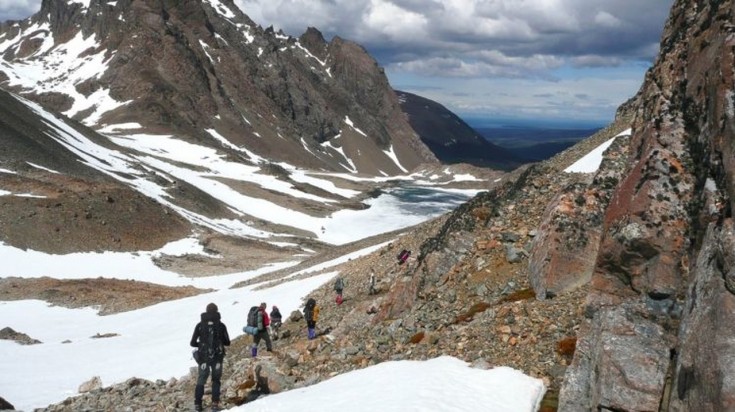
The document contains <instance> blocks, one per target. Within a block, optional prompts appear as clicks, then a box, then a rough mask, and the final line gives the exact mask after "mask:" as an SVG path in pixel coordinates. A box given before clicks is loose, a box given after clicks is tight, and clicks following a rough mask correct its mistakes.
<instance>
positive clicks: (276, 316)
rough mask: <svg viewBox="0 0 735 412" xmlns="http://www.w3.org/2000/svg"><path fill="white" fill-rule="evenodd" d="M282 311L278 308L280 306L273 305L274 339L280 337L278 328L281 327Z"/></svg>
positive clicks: (272, 323) (272, 324)
mask: <svg viewBox="0 0 735 412" xmlns="http://www.w3.org/2000/svg"><path fill="white" fill-rule="evenodd" d="M282 320H283V318H282V317H281V311H280V310H278V306H276V305H273V309H272V310H271V328H272V329H273V339H278V329H280V328H281V321H282Z"/></svg>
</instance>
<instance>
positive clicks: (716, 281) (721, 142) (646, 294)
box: [560, 0, 735, 411]
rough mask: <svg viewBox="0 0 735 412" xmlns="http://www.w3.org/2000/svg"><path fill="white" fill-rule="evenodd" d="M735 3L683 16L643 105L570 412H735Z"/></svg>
mask: <svg viewBox="0 0 735 412" xmlns="http://www.w3.org/2000/svg"><path fill="white" fill-rule="evenodd" d="M734 9H735V4H734V3H733V2H732V1H721V2H701V1H692V0H680V1H677V2H676V3H675V4H674V6H673V8H672V12H671V16H670V18H669V21H668V22H667V25H666V28H665V31H664V35H663V38H662V42H661V52H660V55H659V57H658V59H657V61H656V64H655V65H654V67H653V68H652V69H651V70H650V71H649V72H648V74H647V76H646V80H645V82H644V84H643V86H642V88H641V90H640V92H639V94H638V96H637V97H636V99H635V104H634V105H635V107H636V116H635V120H634V122H633V134H632V136H631V142H630V155H629V157H628V163H629V166H628V168H627V170H626V171H625V173H624V178H623V179H622V180H621V182H620V184H619V185H618V186H617V188H616V189H615V192H614V194H613V196H612V199H611V201H610V205H609V206H608V207H607V209H606V212H605V217H604V223H603V235H602V240H601V244H600V252H599V253H598V254H597V259H596V264H595V267H594V273H593V275H592V279H591V284H590V285H591V289H590V293H589V295H588V298H587V304H586V316H587V319H586V321H585V322H584V323H583V325H582V328H581V330H580V334H579V342H578V351H577V353H576V355H575V359H574V362H573V364H572V367H571V368H570V369H569V370H568V372H567V375H566V378H565V384H564V386H563V388H562V392H561V397H560V406H561V410H565V411H566V410H569V411H583V410H628V411H645V410H677V411H695V410H696V411H721V410H732V409H733V408H735V400H734V399H733V378H732V377H733V376H735V362H733V361H732V355H731V354H732V353H733V352H734V351H735V329H734V328H732V327H731V325H732V316H733V315H732V313H733V312H732V311H733V299H734V298H735V296H734V295H733V291H732V289H728V281H727V280H728V279H729V276H730V277H731V276H732V275H729V274H730V273H731V272H732V267H733V259H732V246H733V243H732V235H731V233H732V230H731V227H732V224H731V221H730V220H731V213H732V212H731V211H732V202H733V194H735V190H734V189H735V182H734V181H733V172H734V171H735V169H734V168H733V166H735V165H734V164H733V162H734V161H735V157H734V156H733V145H732V141H733V137H734V134H733V132H734V130H733V125H735V113H734V112H733V89H734V88H735V84H733V59H734V58H735V54H734V51H733V45H734V44H735V36H733V27H735V26H734V25H733V23H735V22H734V20H733V19H734V17H733V11H734ZM611 319H612V321H611ZM723 325H728V326H726V327H723Z"/></svg>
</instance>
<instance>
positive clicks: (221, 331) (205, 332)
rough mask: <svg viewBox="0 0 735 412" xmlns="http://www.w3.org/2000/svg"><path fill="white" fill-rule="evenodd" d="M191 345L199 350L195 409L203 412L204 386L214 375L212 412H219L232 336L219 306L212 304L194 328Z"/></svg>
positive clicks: (197, 351) (197, 353)
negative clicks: (223, 374) (224, 364)
mask: <svg viewBox="0 0 735 412" xmlns="http://www.w3.org/2000/svg"><path fill="white" fill-rule="evenodd" d="M190 345H191V346H192V347H195V348H197V350H196V352H195V354H196V359H197V363H198V364H199V376H198V377H197V384H196V388H195V389H194V409H195V410H197V411H201V410H202V398H203V397H204V384H206V383H207V379H208V378H209V375H210V373H211V375H212V410H213V411H216V410H219V398H220V385H221V379H222V361H223V360H224V358H225V348H224V347H225V346H230V335H229V334H228V333H227V326H225V324H224V323H222V321H221V316H220V313H219V312H218V311H217V305H215V304H214V303H210V304H208V305H207V309H206V311H205V312H204V313H202V314H201V321H200V322H199V323H197V325H196V327H194V333H193V334H192V335H191V342H190Z"/></svg>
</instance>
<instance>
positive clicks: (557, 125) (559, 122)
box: [458, 115, 613, 130]
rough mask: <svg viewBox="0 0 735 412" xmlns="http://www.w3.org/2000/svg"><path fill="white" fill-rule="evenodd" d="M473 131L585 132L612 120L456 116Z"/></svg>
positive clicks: (598, 127)
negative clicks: (495, 129)
mask: <svg viewBox="0 0 735 412" xmlns="http://www.w3.org/2000/svg"><path fill="white" fill-rule="evenodd" d="M458 116H459V117H460V118H461V119H462V120H463V121H464V122H466V123H467V124H468V125H470V127H472V128H473V129H477V128H491V129H492V128H497V129H504V128H513V129H515V128H519V129H567V130H586V129H601V128H603V127H605V126H607V125H608V124H610V123H612V122H613V120H610V121H607V122H606V121H603V120H580V119H520V118H502V117H478V116H472V117H471V116H462V115H458Z"/></svg>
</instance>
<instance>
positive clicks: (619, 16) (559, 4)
mask: <svg viewBox="0 0 735 412" xmlns="http://www.w3.org/2000/svg"><path fill="white" fill-rule="evenodd" d="M76 1H77V2H80V1H81V0H76ZM84 1H88V0H84ZM40 3H41V0H0V21H4V20H7V19H19V18H25V17H27V16H29V15H31V14H33V13H35V12H36V11H37V10H38V9H39V8H40ZM235 3H236V4H237V5H238V6H239V7H240V9H242V10H243V11H244V12H245V14H247V15H248V16H249V17H250V18H251V19H253V20H254V21H255V22H256V23H258V24H260V25H261V26H263V27H268V26H273V27H274V28H276V29H280V30H283V31H284V32H285V33H286V34H288V35H292V36H299V35H301V34H302V33H303V32H304V31H305V30H306V28H307V27H315V28H317V29H319V30H320V31H321V32H322V33H323V34H324V37H325V38H326V39H327V40H331V39H332V38H333V37H334V36H339V37H342V38H344V39H348V40H353V41H355V42H357V43H359V44H361V45H362V46H364V47H365V48H366V49H367V50H368V52H369V53H370V54H371V55H372V56H373V57H375V58H376V59H377V61H378V63H379V64H380V65H381V66H383V67H384V68H385V71H386V74H387V76H388V79H389V81H390V83H391V85H392V86H393V88H395V89H397V90H403V91H407V92H411V93H415V94H418V95H421V96H424V97H427V98H429V99H432V100H435V101H437V102H439V103H441V104H443V105H444V106H446V107H447V108H449V109H450V110H452V111H453V112H455V113H457V114H458V115H460V116H461V117H462V118H464V119H465V120H469V121H470V124H472V125H478V126H480V125H482V124H480V122H479V121H475V120H473V119H508V120H513V119H531V120H535V121H539V120H549V122H552V123H559V122H561V123H562V124H564V125H567V126H568V125H574V124H579V125H580V126H582V125H585V126H589V125H590V124H592V125H605V124H607V123H608V122H610V121H611V120H612V119H613V117H614V114H615V110H616V109H617V107H618V106H619V105H620V104H621V103H623V102H624V101H625V100H627V99H628V98H630V97H632V96H633V95H634V94H635V93H636V92H637V90H638V89H639V88H640V86H641V83H642V81H643V77H644V74H645V71H646V70H647V69H648V68H649V67H650V66H651V64H652V62H653V60H654V58H655V56H656V54H657V52H658V44H659V41H660V37H661V33H662V31H663V26H664V23H665V20H666V18H667V17H668V14H669V10H670V8H671V5H672V3H673V0H646V1H639V0H616V1H609V0H235Z"/></svg>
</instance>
